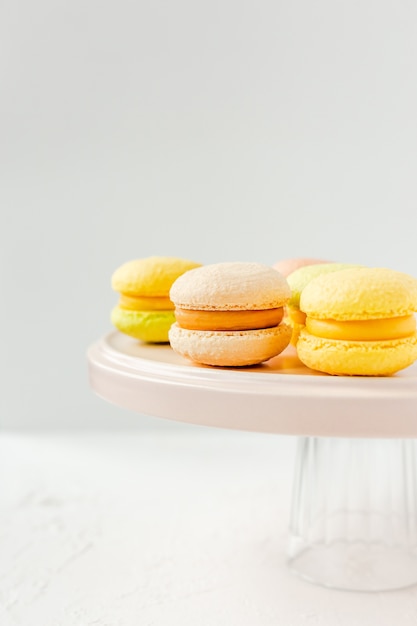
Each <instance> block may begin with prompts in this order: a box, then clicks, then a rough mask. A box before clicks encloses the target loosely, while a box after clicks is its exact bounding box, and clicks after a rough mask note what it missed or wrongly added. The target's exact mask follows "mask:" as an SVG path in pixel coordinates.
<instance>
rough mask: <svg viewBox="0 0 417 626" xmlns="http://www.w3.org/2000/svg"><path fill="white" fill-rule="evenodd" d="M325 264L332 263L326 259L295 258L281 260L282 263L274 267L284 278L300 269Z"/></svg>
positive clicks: (279, 262)
mask: <svg viewBox="0 0 417 626" xmlns="http://www.w3.org/2000/svg"><path fill="white" fill-rule="evenodd" d="M323 263H330V261H326V260H325V259H313V258H309V257H293V258H289V259H281V261H278V262H277V263H275V264H274V265H273V266H272V267H273V268H274V270H276V271H277V272H280V273H281V274H282V275H283V276H289V275H290V274H292V272H295V270H298V269H299V268H300V267H305V266H306V265H317V264H323Z"/></svg>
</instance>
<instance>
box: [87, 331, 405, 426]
mask: <svg viewBox="0 0 417 626" xmlns="http://www.w3.org/2000/svg"><path fill="white" fill-rule="evenodd" d="M87 358H88V365H89V376H90V384H91V387H92V389H93V390H94V391H95V392H96V393H97V394H98V395H99V396H101V397H102V398H104V399H105V400H107V401H109V402H112V403H113V404H116V405H118V406H121V407H124V408H126V409H130V410H133V411H137V412H139V413H142V414H146V415H152V416H156V417H163V418H167V419H172V420H177V421H181V422H188V423H192V424H199V425H204V426H213V427H220V428H231V429H239V430H246V431H257V432H267V433H277V434H291V435H304V436H326V437H373V438H387V437H389V438H396V437H398V438H404V437H417V363H415V364H414V365H412V366H410V367H408V368H407V369H405V370H403V371H401V372H398V373H397V374H395V375H394V376H389V377H360V376H328V375H326V374H320V373H319V372H313V371H312V370H310V369H308V368H307V367H305V366H304V365H303V364H302V363H301V362H300V361H299V360H298V358H297V355H296V352H295V350H294V349H293V348H292V347H289V348H287V350H285V351H284V352H283V353H282V354H281V355H279V356H277V357H274V358H273V359H270V360H269V361H267V362H265V363H263V364H262V365H258V366H254V367H245V368H214V367H208V366H201V365H196V364H194V363H191V362H190V361H188V360H186V359H183V358H182V357H181V356H179V355H177V354H176V353H175V352H174V351H173V350H172V348H171V347H170V346H169V345H168V344H161V345H156V344H153V345H150V344H143V343H141V342H139V341H136V340H134V339H132V338H130V337H128V336H126V335H123V334H121V333H119V332H117V331H114V332H111V333H109V334H108V335H105V336H104V337H102V338H101V339H100V340H99V341H98V342H97V343H95V344H94V345H92V346H91V347H90V348H89V350H88V355H87Z"/></svg>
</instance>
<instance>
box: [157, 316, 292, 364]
mask: <svg viewBox="0 0 417 626" xmlns="http://www.w3.org/2000/svg"><path fill="white" fill-rule="evenodd" d="M290 337H291V328H290V326H288V325H287V324H279V326H274V327H273V328H265V329H261V330H246V331H233V332H229V331H218V332H216V331H199V330H186V329H184V328H180V327H179V326H178V324H173V325H172V326H171V328H170V330H169V341H170V343H171V347H172V348H173V350H174V351H175V352H177V353H178V354H180V355H181V356H183V357H185V358H188V359H191V360H192V361H195V362H196V363H201V364H203V365H214V366H217V367H242V366H247V365H255V364H258V363H262V362H263V361H267V360H268V359H271V358H272V357H274V356H276V355H277V354H280V353H281V352H282V351H283V350H284V349H285V348H286V347H287V345H288V343H289V341H290Z"/></svg>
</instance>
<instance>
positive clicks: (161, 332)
mask: <svg viewBox="0 0 417 626" xmlns="http://www.w3.org/2000/svg"><path fill="white" fill-rule="evenodd" d="M111 321H112V323H113V325H114V326H115V327H116V328H117V329H118V330H120V331H121V332H122V333H124V334H125V335H129V336H130V337H134V338H135V339H140V340H141V341H145V342H147V343H168V341H169V338H168V331H169V329H170V328H171V326H172V324H173V323H174V322H175V315H174V311H131V310H128V309H122V308H120V307H119V306H116V307H114V309H113V310H112V312H111Z"/></svg>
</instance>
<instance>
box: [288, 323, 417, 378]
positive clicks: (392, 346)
mask: <svg viewBox="0 0 417 626" xmlns="http://www.w3.org/2000/svg"><path fill="white" fill-rule="evenodd" d="M297 353H298V358H299V359H300V361H302V363H304V365H307V367H310V368H311V369H313V370H317V371H319V372H324V373H327V374H334V375H339V376H343V375H344V376H389V375H391V374H395V372H398V371H400V370H402V369H405V368H406V367H408V366H409V365H412V363H414V361H416V360H417V332H415V333H414V335H413V336H411V337H407V338H404V339H396V340H391V341H341V340H336V339H322V338H321V337H316V336H314V335H311V334H310V333H309V332H307V330H306V329H303V330H301V331H300V333H299V338H298V341H297Z"/></svg>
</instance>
